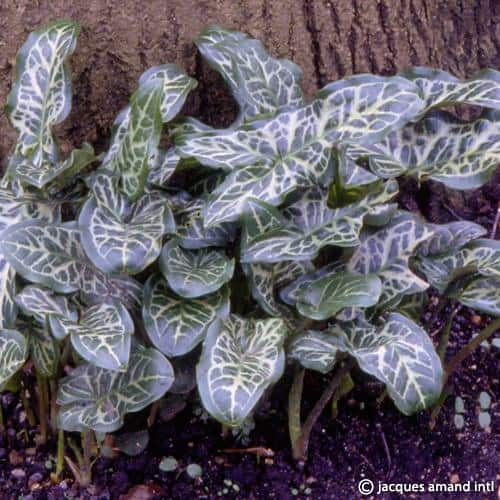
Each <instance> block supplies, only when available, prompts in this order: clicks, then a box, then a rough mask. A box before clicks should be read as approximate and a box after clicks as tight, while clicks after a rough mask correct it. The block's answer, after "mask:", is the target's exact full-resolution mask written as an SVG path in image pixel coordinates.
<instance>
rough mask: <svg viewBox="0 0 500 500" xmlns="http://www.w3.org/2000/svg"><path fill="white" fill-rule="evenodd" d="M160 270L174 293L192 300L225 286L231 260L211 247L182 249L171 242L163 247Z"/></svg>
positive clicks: (229, 273) (232, 266)
mask: <svg viewBox="0 0 500 500" xmlns="http://www.w3.org/2000/svg"><path fill="white" fill-rule="evenodd" d="M160 269H161V272H162V273H163V275H164V276H165V278H166V279H167V281H168V284H169V286H170V288H171V289H172V290H173V291H174V292H175V293H177V294H178V295H180V296H181V297H188V298H195V297H201V296H202V295H207V294H209V293H212V292H215V291H216V290H218V289H219V288H220V287H221V286H222V285H224V283H227V282H228V281H229V280H230V279H231V278H232V276H233V272H234V259H229V258H228V257H227V256H226V254H225V253H224V252H223V251H222V250H215V249H213V248H203V249H200V250H185V249H183V248H181V247H180V246H179V245H178V241H177V240H175V239H174V240H171V241H169V242H168V243H167V244H166V245H165V246H164V247H163V250H162V252H161V256H160Z"/></svg>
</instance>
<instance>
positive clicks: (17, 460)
mask: <svg viewBox="0 0 500 500" xmlns="http://www.w3.org/2000/svg"><path fill="white" fill-rule="evenodd" d="M9 462H10V465H14V466H15V465H21V464H22V463H23V462H24V457H23V456H22V455H21V453H19V452H18V451H17V450H11V451H10V453H9Z"/></svg>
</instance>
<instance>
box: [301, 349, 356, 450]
mask: <svg viewBox="0 0 500 500" xmlns="http://www.w3.org/2000/svg"><path fill="white" fill-rule="evenodd" d="M354 364H355V362H354V359H352V358H349V359H347V361H345V363H344V364H343V365H342V366H341V367H340V368H339V369H338V370H337V372H336V373H335V375H334V376H333V378H332V380H331V381H330V383H329V384H328V386H327V387H326V389H325V390H324V392H323V394H322V395H321V397H320V398H319V399H318V401H317V402H316V404H315V405H314V407H313V409H312V410H311V412H310V413H309V415H308V416H307V419H306V421H305V422H304V425H303V426H302V431H301V433H300V436H299V438H298V439H297V441H296V442H295V446H294V447H293V457H294V458H295V459H296V460H305V459H306V457H307V449H308V447H309V438H310V435H311V431H312V429H313V427H314V424H315V423H316V421H317V420H318V418H319V416H320V415H321V413H322V412H323V410H324V409H325V406H326V405H327V404H328V401H330V399H331V398H332V396H333V394H334V392H335V390H336V389H337V387H338V386H339V385H340V383H341V382H342V380H343V378H344V377H345V375H346V374H347V373H348V372H349V371H350V370H351V369H352V368H353V366H354Z"/></svg>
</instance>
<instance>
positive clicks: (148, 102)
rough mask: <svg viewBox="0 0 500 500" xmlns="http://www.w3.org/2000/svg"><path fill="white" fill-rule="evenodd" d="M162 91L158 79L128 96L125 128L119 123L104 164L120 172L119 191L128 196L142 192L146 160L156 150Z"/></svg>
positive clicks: (134, 198)
mask: <svg viewBox="0 0 500 500" xmlns="http://www.w3.org/2000/svg"><path fill="white" fill-rule="evenodd" d="M162 95H163V86H162V83H161V81H160V80H155V81H152V82H148V83H147V84H145V85H143V86H142V87H139V90H137V91H136V93H135V94H134V95H133V96H132V99H131V104H130V112H129V114H130V117H129V119H128V120H127V121H126V130H124V131H123V129H125V125H122V131H120V132H119V133H120V135H122V137H121V138H120V142H119V144H118V146H117V151H116V154H115V155H114V156H113V157H112V158H111V160H110V161H109V163H106V164H105V165H106V167H107V168H109V169H110V170H112V171H113V172H118V173H120V175H121V177H122V188H123V191H124V192H125V194H126V195H127V196H128V197H129V198H130V199H132V200H136V199H137V198H138V197H139V196H141V195H142V193H143V192H144V186H145V184H146V180H147V177H148V171H149V162H150V160H151V158H154V157H155V155H156V154H157V153H156V152H157V147H158V142H159V140H160V134H161V128H162V120H161V113H160V104H161V100H162ZM123 120H124V121H125V120H126V118H123ZM122 124H123V122H122ZM117 133H118V132H117Z"/></svg>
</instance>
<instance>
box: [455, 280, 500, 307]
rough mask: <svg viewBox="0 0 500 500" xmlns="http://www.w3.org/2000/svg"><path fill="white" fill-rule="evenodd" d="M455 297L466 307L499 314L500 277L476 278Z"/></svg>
mask: <svg viewBox="0 0 500 500" xmlns="http://www.w3.org/2000/svg"><path fill="white" fill-rule="evenodd" d="M456 298H457V299H458V300H459V301H460V302H461V303H462V304H464V305H465V306H467V307H472V308H473V309H477V310H479V311H483V312H485V313H486V314H491V315H493V316H500V277H496V278H481V279H476V280H474V281H472V283H469V284H468V285H467V286H466V287H465V289H464V290H462V291H461V292H460V293H458V294H457V296H456Z"/></svg>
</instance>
